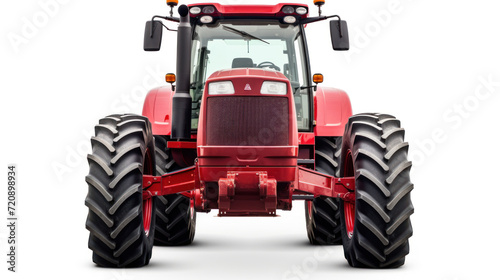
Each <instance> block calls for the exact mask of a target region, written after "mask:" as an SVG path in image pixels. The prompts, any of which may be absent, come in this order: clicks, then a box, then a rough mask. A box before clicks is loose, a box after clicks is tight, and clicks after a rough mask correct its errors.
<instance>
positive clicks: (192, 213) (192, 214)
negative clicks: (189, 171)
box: [189, 192, 194, 220]
mask: <svg viewBox="0 0 500 280" xmlns="http://www.w3.org/2000/svg"><path fill="white" fill-rule="evenodd" d="M192 196H193V197H194V192H192ZM189 212H190V215H191V216H190V218H191V220H193V219H194V198H191V199H190V200H189Z"/></svg>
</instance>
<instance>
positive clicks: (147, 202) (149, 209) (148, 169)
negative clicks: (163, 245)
mask: <svg viewBox="0 0 500 280" xmlns="http://www.w3.org/2000/svg"><path fill="white" fill-rule="evenodd" d="M143 166H144V171H143V174H144V175H153V170H154V169H153V166H152V162H151V152H150V151H149V149H147V150H146V155H145V156H144V164H143ZM143 197H144V196H143ZM152 216H153V198H152V197H149V198H146V199H143V200H142V224H143V225H144V232H145V233H146V236H149V231H150V230H151V218H152Z"/></svg>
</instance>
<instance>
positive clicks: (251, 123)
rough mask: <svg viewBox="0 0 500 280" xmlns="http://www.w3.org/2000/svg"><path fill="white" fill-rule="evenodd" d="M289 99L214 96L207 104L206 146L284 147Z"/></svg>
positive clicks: (287, 131) (286, 142)
mask: <svg viewBox="0 0 500 280" xmlns="http://www.w3.org/2000/svg"><path fill="white" fill-rule="evenodd" d="M288 122H289V121H288V98H286V97H266V96H259V97H255V96H254V97H252V96H216V97H210V98H208V103H207V128H206V133H207V145H214V146H215V145H222V146H286V145H288V144H289V139H288V135H289V123H288Z"/></svg>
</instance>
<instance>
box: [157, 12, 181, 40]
mask: <svg viewBox="0 0 500 280" xmlns="http://www.w3.org/2000/svg"><path fill="white" fill-rule="evenodd" d="M155 18H161V19H164V20H169V21H173V22H180V20H179V18H176V17H163V16H153V17H152V18H151V21H154V20H155ZM160 23H161V25H163V27H165V29H167V30H168V31H177V30H175V29H170V28H168V27H167V26H166V25H165V24H163V22H161V21H160ZM150 37H151V38H153V29H151V33H150Z"/></svg>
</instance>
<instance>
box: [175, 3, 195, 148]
mask: <svg viewBox="0 0 500 280" xmlns="http://www.w3.org/2000/svg"><path fill="white" fill-rule="evenodd" d="M179 15H180V24H179V28H178V29H177V71H176V73H177V85H176V90H175V94H174V97H173V100H172V135H171V137H172V139H177V140H180V139H191V102H192V98H191V95H190V94H189V91H190V88H191V85H190V84H191V80H190V74H191V36H192V34H191V23H190V22H189V9H188V7H187V6H186V5H181V6H180V7H179Z"/></svg>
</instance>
